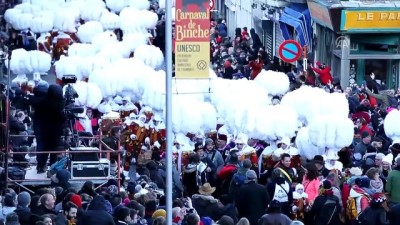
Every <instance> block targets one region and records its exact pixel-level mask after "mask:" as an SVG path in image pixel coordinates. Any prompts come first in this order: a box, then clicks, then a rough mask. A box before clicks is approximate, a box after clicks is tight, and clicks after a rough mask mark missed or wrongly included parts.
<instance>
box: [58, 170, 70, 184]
mask: <svg viewBox="0 0 400 225" xmlns="http://www.w3.org/2000/svg"><path fill="white" fill-rule="evenodd" d="M56 178H57V179H58V182H59V183H60V182H68V180H69V179H70V178H71V173H70V172H69V171H68V170H66V169H62V170H59V171H57V174H56Z"/></svg>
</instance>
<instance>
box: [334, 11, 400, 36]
mask: <svg viewBox="0 0 400 225" xmlns="http://www.w3.org/2000/svg"><path fill="white" fill-rule="evenodd" d="M340 28H341V30H344V31H355V30H357V31H360V30H373V31H376V32H382V31H398V30H400V10H371V11H369V10H343V11H342V21H341V25H340Z"/></svg>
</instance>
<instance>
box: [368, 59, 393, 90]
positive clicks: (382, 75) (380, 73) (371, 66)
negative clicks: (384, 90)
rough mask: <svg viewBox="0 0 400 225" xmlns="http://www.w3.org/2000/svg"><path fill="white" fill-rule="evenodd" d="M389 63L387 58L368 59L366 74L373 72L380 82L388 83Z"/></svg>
mask: <svg viewBox="0 0 400 225" xmlns="http://www.w3.org/2000/svg"><path fill="white" fill-rule="evenodd" d="M387 65H388V61H387V60H385V59H366V60H365V73H366V74H365V75H369V74H371V73H374V74H375V80H376V81H377V82H378V83H379V84H387V81H386V75H387V72H388V71H387Z"/></svg>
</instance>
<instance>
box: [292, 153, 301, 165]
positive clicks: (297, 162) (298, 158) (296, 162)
mask: <svg viewBox="0 0 400 225" xmlns="http://www.w3.org/2000/svg"><path fill="white" fill-rule="evenodd" d="M290 167H292V168H299V167H301V156H300V155H293V156H292V157H291V159H290Z"/></svg>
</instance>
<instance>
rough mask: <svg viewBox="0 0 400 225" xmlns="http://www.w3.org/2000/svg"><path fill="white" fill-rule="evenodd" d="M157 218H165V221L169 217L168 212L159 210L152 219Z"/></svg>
mask: <svg viewBox="0 0 400 225" xmlns="http://www.w3.org/2000/svg"><path fill="white" fill-rule="evenodd" d="M157 217H163V218H164V219H165V218H166V217H167V212H166V211H165V210H164V209H157V210H156V211H155V212H154V213H153V215H152V216H151V218H153V219H155V218H157Z"/></svg>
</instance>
